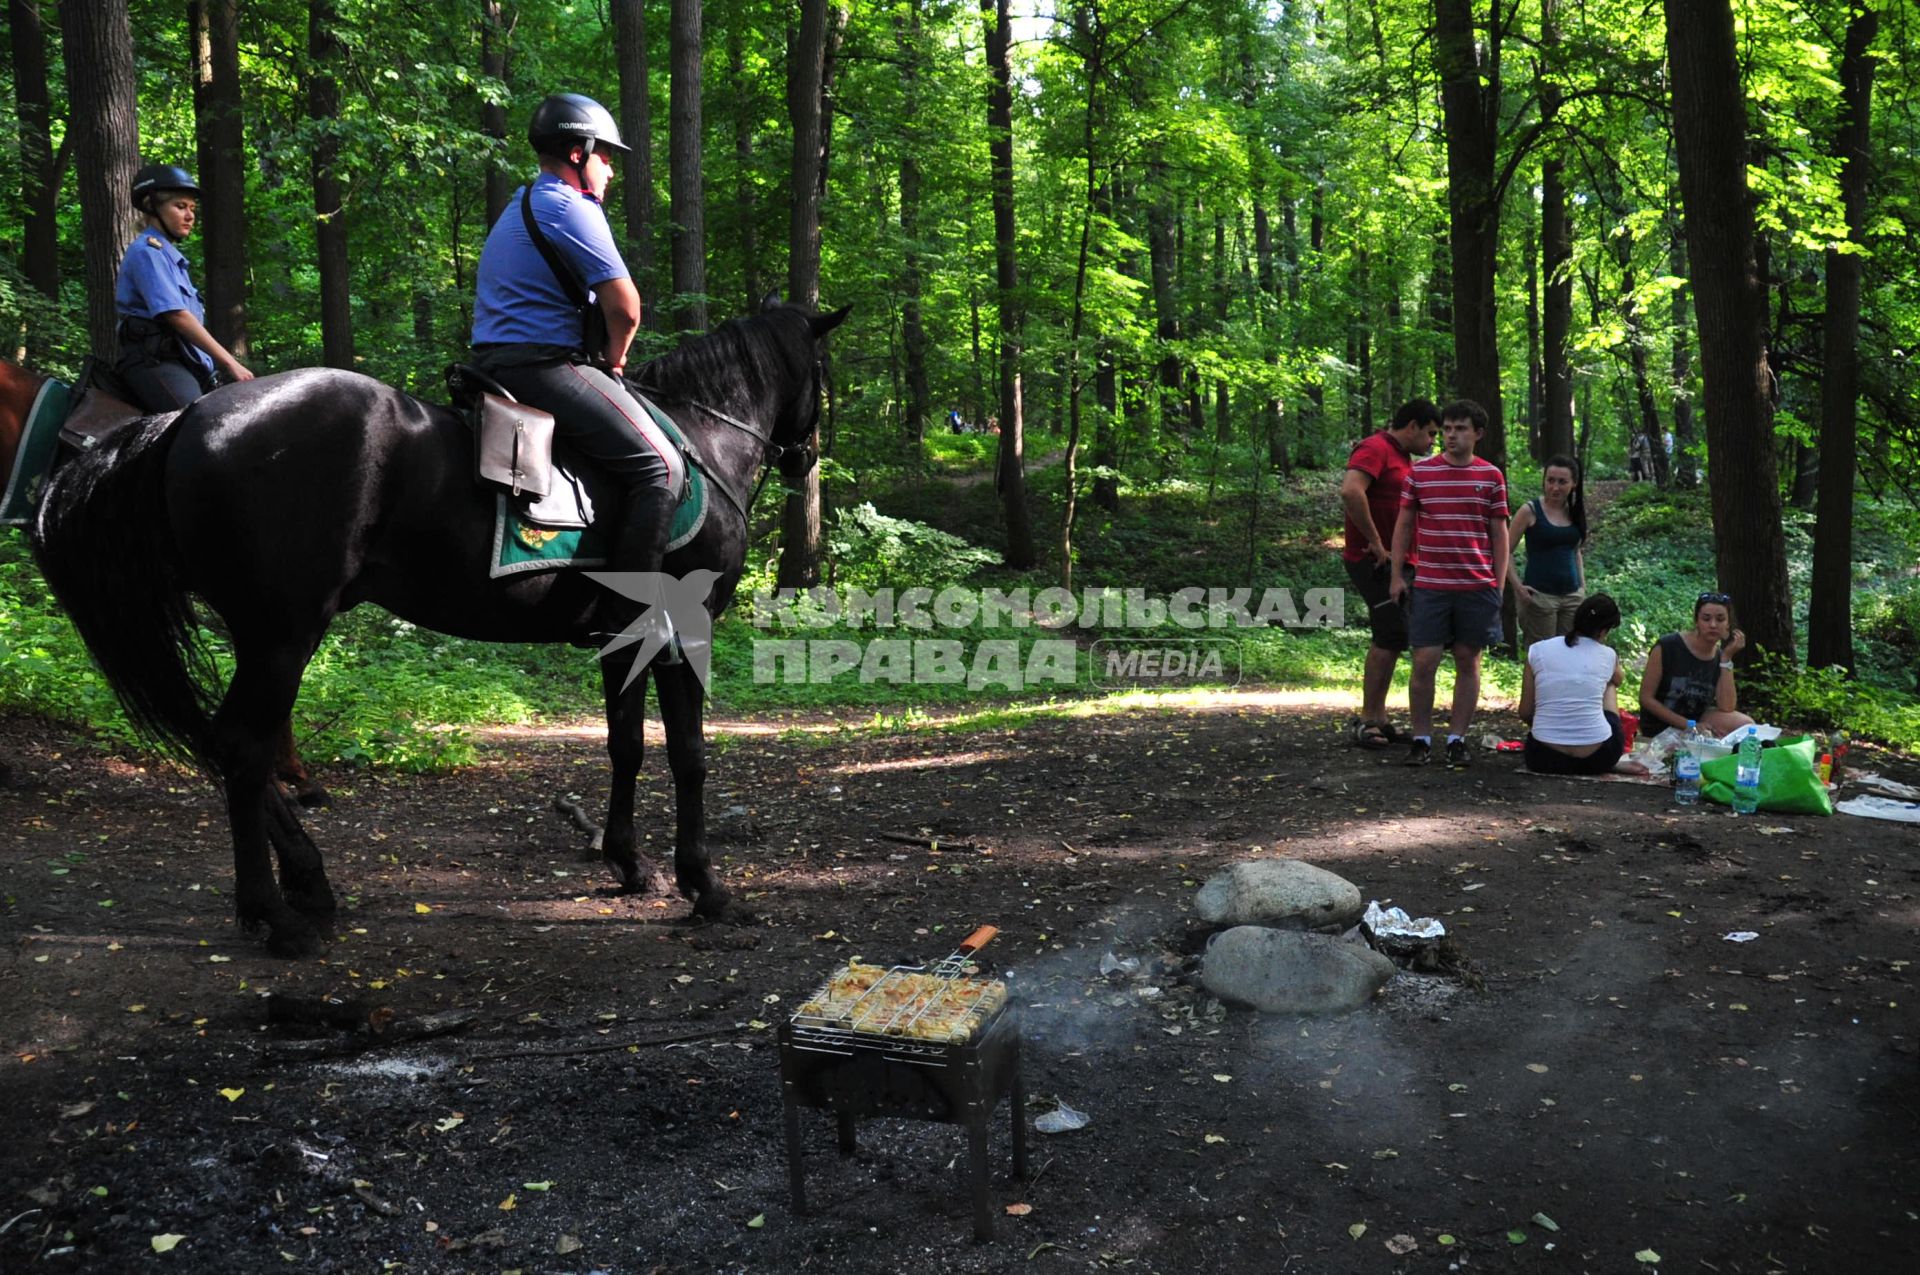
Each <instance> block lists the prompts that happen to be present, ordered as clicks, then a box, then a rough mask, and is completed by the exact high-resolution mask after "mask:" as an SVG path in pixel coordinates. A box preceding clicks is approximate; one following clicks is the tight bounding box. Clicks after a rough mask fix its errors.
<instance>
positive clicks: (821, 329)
mask: <svg viewBox="0 0 1920 1275" xmlns="http://www.w3.org/2000/svg"><path fill="white" fill-rule="evenodd" d="M852 313H853V307H852V306H850V305H843V306H841V307H840V308H839V309H838V310H829V311H827V312H826V313H825V314H814V315H809V316H808V317H807V324H808V326H809V327H811V328H812V329H813V336H814V339H815V340H818V339H820V338H821V337H823V336H825V335H826V334H827V333H829V332H831V331H833V330H834V329H835V328H837V327H839V326H840V325H841V324H842V323H845V322H846V321H847V316H848V315H849V314H852Z"/></svg>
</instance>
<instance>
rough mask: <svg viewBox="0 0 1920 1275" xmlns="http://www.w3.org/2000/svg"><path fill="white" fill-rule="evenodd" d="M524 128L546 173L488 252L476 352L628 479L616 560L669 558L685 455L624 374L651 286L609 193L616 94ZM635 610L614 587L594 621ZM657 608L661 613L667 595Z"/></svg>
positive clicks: (625, 564)
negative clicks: (636, 275)
mask: <svg viewBox="0 0 1920 1275" xmlns="http://www.w3.org/2000/svg"><path fill="white" fill-rule="evenodd" d="M527 137H528V140H530V141H531V142H532V143H533V149H534V152H535V153H536V154H537V155H538V156H539V158H540V175H539V176H538V177H536V178H535V179H534V180H533V183H532V184H531V185H530V186H525V187H522V188H521V189H519V190H517V191H515V192H514V194H513V198H512V200H511V201H510V202H509V203H508V205H507V208H506V211H504V212H503V213H501V215H500V219H499V220H498V221H496V222H495V223H494V225H493V230H492V231H491V232H489V234H488V235H487V244H486V247H485V249H484V250H483V251H482V252H481V254H480V271H479V280H478V290H479V295H478V297H477V298H476V300H475V303H474V312H473V352H474V362H475V363H477V364H478V365H479V366H480V368H481V369H482V370H483V371H485V372H486V373H488V374H489V375H490V376H492V377H493V378H494V379H495V380H497V381H499V382H500V384H501V385H503V386H505V387H506V388H507V390H508V391H509V392H510V393H512V394H513V396H514V397H515V398H517V399H519V400H520V401H521V402H523V403H528V404H530V405H532V406H534V407H538V408H541V409H543V410H545V411H548V412H552V413H553V416H554V429H555V433H556V435H557V436H558V437H559V438H562V439H564V440H566V442H567V444H568V445H569V446H570V447H572V448H573V449H574V450H575V451H576V452H578V453H580V455H582V456H583V457H585V458H587V459H588V460H589V461H590V462H592V463H593V464H595V465H597V466H599V467H600V468H601V469H603V470H604V471H606V472H607V473H608V474H610V475H611V476H612V477H613V478H614V479H615V480H616V481H617V482H618V483H619V484H620V486H621V489H622V497H621V500H620V502H619V504H618V505H617V506H616V507H615V508H612V509H608V510H603V511H602V515H603V516H604V517H607V518H608V519H609V520H610V525H611V527H612V529H613V532H614V540H613V550H612V553H611V554H610V556H609V559H608V563H607V566H608V569H609V570H611V571H623V572H624V571H659V570H660V566H661V559H662V558H663V557H664V556H665V555H666V549H667V540H668V536H669V534H670V529H671V527H672V523H673V509H674V502H675V500H676V499H677V497H678V495H679V492H680V490H681V486H682V484H683V483H684V482H685V481H686V469H685V465H684V463H683V461H682V459H681V456H680V453H679V451H678V450H677V449H676V448H674V446H673V445H672V444H671V443H670V442H669V441H668V440H667V438H666V437H665V435H664V434H663V433H662V432H661V430H660V427H659V426H658V425H656V424H654V421H653V418H652V416H651V415H649V414H648V413H647V411H646V410H645V409H643V408H642V407H641V406H640V404H639V403H638V402H636V401H635V400H634V398H633V396H632V395H631V394H629V393H628V392H627V388H626V384H625V382H624V381H623V380H622V379H621V374H622V372H623V371H624V370H625V367H626V362H627V347H628V345H629V344H631V343H632V341H633V334H634V332H635V331H637V330H638V328H639V326H640V293H639V291H638V290H637V289H636V288H635V287H634V286H633V281H632V279H630V278H629V277H628V274H627V267H626V263H625V262H623V261H622V260H621V259H620V253H619V250H618V249H617V248H616V247H615V246H614V242H613V233H612V231H611V230H610V229H609V228H608V226H607V217H606V213H605V212H604V211H603V210H602V209H601V206H600V202H601V200H602V199H603V198H604V197H605V195H606V191H607V184H608V183H609V182H610V181H611V180H612V178H613V164H612V160H611V152H613V151H624V150H626V149H627V147H626V145H625V143H623V142H622V141H621V140H620V129H619V126H618V125H616V124H615V123H614V120H613V116H612V115H610V114H609V113H608V112H607V108H606V107H604V106H602V105H600V104H599V103H598V102H596V101H594V100H593V99H592V98H589V97H582V96H581V95H580V94H578V93H560V94H556V95H554V96H552V97H549V98H547V99H546V100H545V101H544V102H542V103H540V106H539V108H538V109H537V110H535V111H534V113H533V120H532V123H531V124H530V125H529V126H528V128H527ZM575 297H579V298H583V299H584V302H585V304H584V305H582V304H579V303H577V302H576V301H575V300H574V298H575ZM597 320H604V325H602V324H601V323H600V322H597ZM634 610H635V607H634V604H632V603H630V602H627V601H626V600H625V599H623V598H621V597H620V596H619V595H617V594H615V593H613V592H611V591H609V592H608V593H607V594H606V595H604V596H603V598H602V601H601V606H600V608H599V612H598V614H597V615H596V617H595V627H596V629H601V630H605V631H606V632H605V633H603V634H602V636H611V635H612V633H615V632H618V631H619V630H620V629H621V628H622V627H624V623H625V621H627V620H630V619H631V618H632V616H633V613H634ZM653 613H654V614H655V615H657V616H658V617H659V622H661V623H664V621H665V612H664V608H654V612H653Z"/></svg>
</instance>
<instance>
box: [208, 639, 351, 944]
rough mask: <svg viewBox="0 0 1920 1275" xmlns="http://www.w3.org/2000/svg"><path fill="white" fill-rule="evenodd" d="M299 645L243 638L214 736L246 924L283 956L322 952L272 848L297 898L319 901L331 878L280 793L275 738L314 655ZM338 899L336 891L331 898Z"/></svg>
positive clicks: (240, 905) (237, 646) (241, 911)
mask: <svg viewBox="0 0 1920 1275" xmlns="http://www.w3.org/2000/svg"><path fill="white" fill-rule="evenodd" d="M307 649H308V648H303V647H301V646H299V645H297V644H295V643H287V642H281V643H278V644H274V645H267V644H264V643H249V642H246V641H244V640H243V639H241V638H240V636H239V635H238V634H236V635H235V640H234V674H233V681H232V683H231V684H230V685H229V686H228V687H227V694H226V698H224V699H223V700H221V702H220V711H219V712H217V713H215V714H214V719H213V730H214V742H215V747H216V749H217V750H218V757H219V762H220V771H221V774H222V776H223V777H224V778H225V780H226V789H227V820H228V823H229V824H231V825H232V828H233V874H234V883H235V888H236V892H237V895H238V899H237V908H238V911H239V915H240V924H241V925H242V926H243V927H244V928H247V929H257V928H259V927H260V926H263V925H264V926H265V927H266V928H267V950H268V951H270V952H272V953H273V954H274V955H275V956H307V955H311V954H312V953H314V952H316V951H318V950H319V948H320V935H319V932H318V931H317V930H315V928H314V926H313V924H312V922H310V921H309V920H308V919H307V918H306V917H305V916H302V915H301V914H300V913H299V912H298V911H295V910H294V908H293V907H291V906H290V905H289V904H288V902H287V900H286V899H285V898H283V897H282V895H281V892H280V888H279V886H278V885H276V884H275V883H274V879H273V867H272V864H271V863H270V862H269V861H268V858H267V848H268V845H269V844H270V841H277V842H279V843H280V844H281V846H282V849H281V863H282V871H283V872H287V869H288V867H289V865H290V866H291V869H292V870H291V872H290V873H288V875H289V876H290V877H291V878H292V882H291V884H292V886H293V887H294V889H295V893H296V896H297V897H303V898H305V899H307V900H311V899H312V898H313V889H314V882H315V880H316V879H317V881H318V882H319V884H320V885H321V886H322V887H324V886H325V882H326V873H325V871H324V870H323V869H322V868H321V866H320V852H319V850H318V849H317V848H315V847H313V845H312V843H311V842H305V845H304V848H303V847H300V846H298V845H296V844H294V843H295V842H296V841H305V834H304V833H301V834H300V835H299V837H298V838H294V837H290V836H289V835H288V834H287V832H286V829H285V827H284V825H283V824H282V825H279V826H276V823H277V820H278V819H279V817H280V816H284V815H285V813H286V812H285V809H284V806H283V805H282V804H281V803H282V801H283V798H282V797H281V796H280V794H279V792H278V791H277V790H276V789H275V787H274V778H273V762H274V747H273V744H274V739H275V736H276V734H277V732H278V731H279V728H280V726H281V724H282V723H284V722H285V721H286V720H287V715H288V714H289V713H290V712H292V710H293V701H294V696H295V694H296V693H297V692H298V690H299V687H300V674H301V672H302V670H303V669H304V668H305V667H306V650H307ZM329 893H330V891H329Z"/></svg>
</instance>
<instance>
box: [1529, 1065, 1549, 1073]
mask: <svg viewBox="0 0 1920 1275" xmlns="http://www.w3.org/2000/svg"><path fill="white" fill-rule="evenodd" d="M1527 1070H1528V1071H1532V1072H1537V1073H1539V1074H1540V1075H1543V1076H1544V1075H1546V1074H1547V1065H1546V1064H1545V1063H1528V1064H1527Z"/></svg>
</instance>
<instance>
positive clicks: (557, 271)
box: [520, 182, 587, 310]
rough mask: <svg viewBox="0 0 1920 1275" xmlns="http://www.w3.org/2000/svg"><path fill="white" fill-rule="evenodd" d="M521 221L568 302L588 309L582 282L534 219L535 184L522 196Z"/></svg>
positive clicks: (528, 184) (530, 183)
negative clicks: (525, 225)
mask: <svg viewBox="0 0 1920 1275" xmlns="http://www.w3.org/2000/svg"><path fill="white" fill-rule="evenodd" d="M520 219H521V220H522V221H524V222H525V223H526V224H527V238H529V239H531V240H533V246H534V247H536V248H538V249H539V250H540V255H541V256H542V257H544V258H546V262H547V268H548V269H549V270H552V271H553V277H554V278H555V279H557V280H558V281H559V283H560V290H561V291H562V292H564V293H566V294H567V300H569V301H571V302H573V304H574V305H576V306H578V307H579V308H580V309H582V310H584V309H586V308H587V290H586V288H585V287H584V286H583V285H582V284H581V282H580V280H579V279H577V278H575V277H574V273H573V271H572V270H570V269H568V267H567V263H566V262H565V261H563V260H562V259H561V257H560V253H559V250H558V249H556V248H555V247H554V246H553V244H552V243H551V242H550V241H549V240H548V239H547V236H546V234H545V232H543V231H542V230H541V229H540V223H539V222H537V221H535V220H534V219H533V183H532V182H528V183H527V186H526V189H525V190H524V191H522V192H521V195H520Z"/></svg>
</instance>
